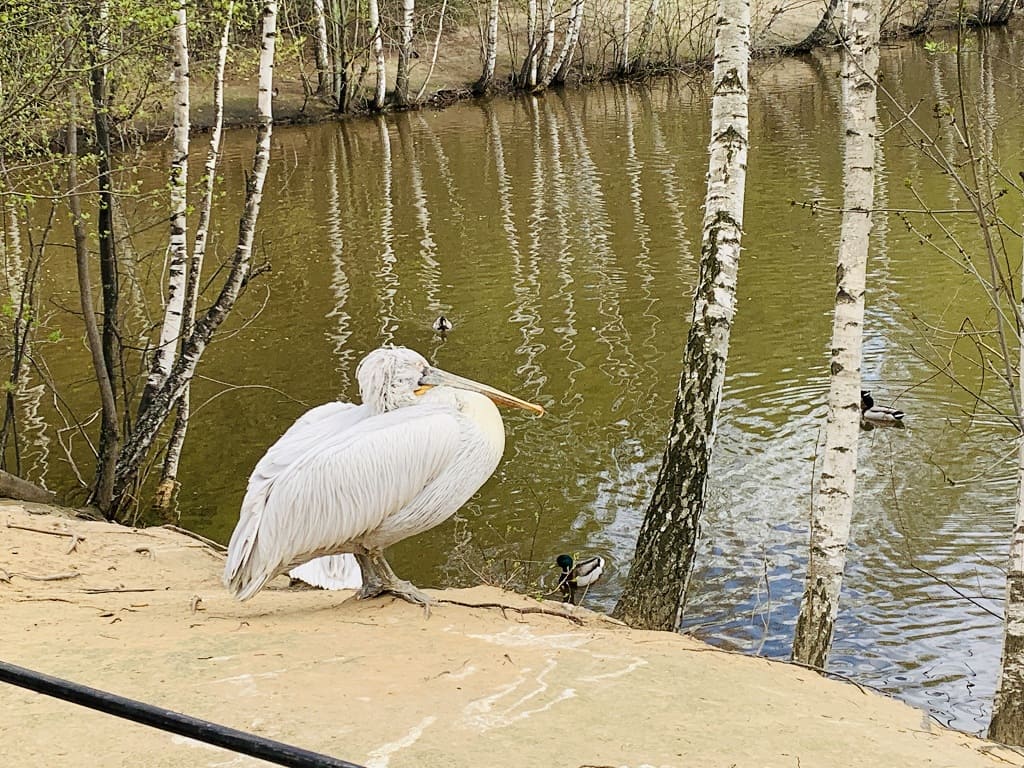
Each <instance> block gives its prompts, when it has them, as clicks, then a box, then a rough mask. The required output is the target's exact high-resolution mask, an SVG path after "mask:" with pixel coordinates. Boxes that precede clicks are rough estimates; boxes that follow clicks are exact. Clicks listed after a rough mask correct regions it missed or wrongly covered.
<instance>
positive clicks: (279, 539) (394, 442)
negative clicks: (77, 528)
mask: <svg viewBox="0 0 1024 768" xmlns="http://www.w3.org/2000/svg"><path fill="white" fill-rule="evenodd" d="M359 408H360V409H361V408H363V406H360V407H359ZM298 426H299V425H298V424H296V427H298ZM283 440H284V438H282V440H281V441H279V443H280V442H283ZM297 442H298V441H297V440H296V444H297ZM461 447H462V446H461V440H460V431H459V425H458V422H457V419H456V417H455V416H454V415H453V414H452V413H451V412H450V411H447V410H446V409H443V408H430V407H417V408H416V409H415V410H413V409H399V410H396V411H391V412H388V413H383V414H378V415H375V416H372V417H367V418H363V419H361V420H359V421H356V423H354V424H352V425H351V426H349V427H348V428H347V429H345V430H342V431H339V432H335V433H333V434H323V433H318V434H317V439H315V440H313V441H312V442H311V443H310V444H309V445H308V447H307V448H306V450H305V452H303V453H302V454H301V455H299V456H297V457H296V458H294V459H293V460H292V461H290V462H289V463H287V465H285V462H284V461H283V460H282V459H280V458H274V457H272V456H271V452H273V450H274V449H276V448H277V444H275V446H274V449H272V451H271V452H268V454H267V456H266V457H265V459H264V461H261V462H260V466H259V467H257V471H256V472H254V473H253V479H252V480H251V481H250V487H249V493H247V494H246V498H245V501H244V502H243V505H242V512H241V519H240V521H239V524H238V527H237V528H236V529H235V534H234V535H233V536H232V541H231V544H230V546H229V553H228V564H227V567H226V569H225V577H224V581H225V583H226V584H227V585H228V587H229V588H230V589H231V590H232V592H234V593H235V595H236V596H237V597H239V598H240V599H243V600H244V599H246V598H248V597H251V596H252V595H254V594H255V593H256V592H257V591H259V589H260V588H261V587H262V586H263V585H264V584H265V583H266V582H267V581H268V580H269V579H271V578H273V577H274V576H275V575H277V574H278V573H281V572H283V571H285V570H287V569H288V568H290V567H292V566H294V565H297V564H300V563H303V562H306V561H308V560H310V559H312V558H314V557H319V556H321V555H328V554H335V553H338V552H343V551H346V548H347V546H349V545H351V544H352V543H353V542H356V541H358V540H360V539H361V538H362V537H365V536H367V535H368V534H371V533H372V532H373V531H374V530H375V529H377V528H378V527H379V526H381V524H382V523H383V522H384V521H385V520H387V518H388V517H390V516H392V515H394V514H395V513H397V512H399V511H400V510H402V509H403V508H404V507H406V506H407V505H411V504H412V502H413V501H414V500H415V499H416V497H417V496H419V495H420V494H424V493H426V491H425V489H426V488H427V487H428V486H429V485H430V483H431V482H432V481H433V480H434V479H435V478H437V476H438V475H439V474H441V472H443V471H444V470H445V468H447V467H448V466H449V465H450V464H451V463H452V462H453V461H454V460H455V459H456V457H457V456H458V455H459V451H460V449H461ZM281 455H282V456H283V455H284V454H283V453H282V454H281ZM265 463H266V464H267V466H266V467H264V466H263V465H264V464H265ZM258 475H259V476H258ZM236 538H239V541H238V542H237V543H236V541H235V539H236ZM349 551H350V550H349Z"/></svg>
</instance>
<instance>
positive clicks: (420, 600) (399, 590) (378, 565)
mask: <svg viewBox="0 0 1024 768" xmlns="http://www.w3.org/2000/svg"><path fill="white" fill-rule="evenodd" d="M367 558H368V559H369V560H370V561H371V562H372V563H373V569H374V571H375V572H376V574H377V575H378V577H379V578H380V580H381V582H380V590H379V592H378V593H377V594H380V593H381V592H388V593H390V594H392V595H394V596H395V597H400V598H401V599H402V600H406V601H408V602H411V603H413V604H414V605H422V606H423V608H424V610H426V612H427V615H430V603H431V602H433V600H431V599H430V596H429V595H427V594H426V593H424V592H422V591H421V590H419V589H417V588H416V587H415V586H414V585H413V584H412V583H411V582H407V581H404V580H401V579H399V578H398V577H397V575H395V573H394V571H393V570H391V565H390V564H389V563H388V561H387V560H385V559H384V553H383V552H382V551H380V550H376V551H373V552H370V553H369V554H368V555H367Z"/></svg>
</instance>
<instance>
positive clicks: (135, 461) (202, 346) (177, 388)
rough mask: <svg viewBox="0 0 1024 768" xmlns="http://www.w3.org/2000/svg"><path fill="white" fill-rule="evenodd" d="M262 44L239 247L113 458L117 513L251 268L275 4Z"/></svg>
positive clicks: (268, 5)
mask: <svg viewBox="0 0 1024 768" xmlns="http://www.w3.org/2000/svg"><path fill="white" fill-rule="evenodd" d="M261 18H262V44H261V46H260V59H259V92H258V96H257V100H256V111H257V124H258V126H257V131H256V151H255V154H254V157H253V167H252V173H251V174H250V175H249V177H248V181H247V183H246V190H245V204H244V207H243V210H242V217H241V220H240V221H239V224H238V241H237V244H236V246H235V251H234V254H233V255H232V257H231V259H230V260H229V261H228V264H227V265H226V268H227V277H226V278H224V283H223V285H222V287H221V289H220V293H219V294H218V296H217V298H216V300H215V301H214V302H213V305H212V306H210V308H209V309H207V310H206V312H204V313H203V315H202V317H200V318H199V320H198V321H197V322H196V324H195V328H194V330H193V331H192V333H191V334H190V335H189V336H188V338H185V339H183V340H182V345H181V353H180V354H179V355H178V357H177V359H176V360H175V361H174V364H173V365H172V367H171V370H170V372H169V373H168V375H167V377H166V379H165V380H164V382H163V384H162V385H161V387H160V388H159V389H158V390H157V391H156V392H155V393H154V395H153V397H152V399H151V400H150V401H149V404H148V406H147V407H146V409H145V410H143V411H141V412H140V413H139V418H138V420H137V421H136V423H135V426H134V428H133V429H132V432H131V434H130V435H129V436H128V438H127V439H126V440H125V441H124V445H123V446H122V448H121V451H120V453H119V455H118V457H117V467H116V473H115V476H114V493H113V497H114V498H113V508H114V509H115V510H122V509H124V508H126V507H127V506H128V505H129V504H130V502H131V495H132V492H133V490H134V487H135V483H136V481H137V479H138V473H139V470H140V468H141V467H142V464H143V462H144V461H145V458H146V456H147V455H148V453H149V451H150V449H151V448H152V446H153V441H154V440H155V438H156V436H157V433H158V432H159V431H160V428H161V427H162V426H163V424H164V422H165V421H166V420H167V418H168V417H169V416H170V414H171V412H172V410H173V409H174V408H175V407H176V406H177V404H178V402H179V400H180V398H181V397H182V393H183V392H184V391H185V389H186V388H187V387H188V385H189V382H190V381H191V380H192V377H193V376H194V375H195V371H196V367H197V366H198V365H199V361H200V358H201V357H202V355H203V352H204V351H205V350H206V347H207V346H208V345H209V343H210V339H211V338H212V337H213V334H214V333H215V332H216V331H217V329H218V328H219V327H220V325H221V323H223V322H224V320H225V319H226V318H227V316H228V315H229V314H230V312H231V310H232V308H233V307H234V305H235V302H236V301H237V300H238V297H239V296H240V295H241V293H242V290H243V288H244V287H245V284H246V282H247V280H248V279H249V276H250V273H251V267H252V248H253V241H254V238H255V232H256V222H257V219H258V217H259V211H260V204H261V202H262V199H263V185H264V182H265V180H266V177H267V167H268V165H269V163H270V138H271V134H272V131H273V109H272V99H273V89H274V52H275V49H276V45H275V44H276V40H277V3H276V2H274V0H265V2H264V3H263V8H262V12H261Z"/></svg>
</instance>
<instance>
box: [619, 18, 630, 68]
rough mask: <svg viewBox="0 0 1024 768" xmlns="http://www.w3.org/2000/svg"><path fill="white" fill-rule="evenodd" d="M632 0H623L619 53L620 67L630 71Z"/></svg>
mask: <svg viewBox="0 0 1024 768" xmlns="http://www.w3.org/2000/svg"><path fill="white" fill-rule="evenodd" d="M631 6H632V2H631V0H622V51H621V52H620V54H619V69H620V70H621V71H623V72H629V36H630V35H631V34H632V33H633V29H632V19H631V17H630V13H631V11H632V7H631Z"/></svg>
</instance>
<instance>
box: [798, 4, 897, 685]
mask: <svg viewBox="0 0 1024 768" xmlns="http://www.w3.org/2000/svg"><path fill="white" fill-rule="evenodd" d="M841 11H842V35H843V40H844V42H845V45H844V47H843V51H842V70H841V77H842V105H843V136H844V146H843V218H842V226H841V231H840V235H839V255H838V263H837V266H836V298H835V314H834V316H833V324H832V358H831V365H830V371H831V380H830V386H829V397H828V416H827V421H826V423H825V449H824V454H823V458H822V467H821V472H820V474H819V480H818V488H817V494H816V496H815V500H814V509H813V514H812V518H811V551H810V559H809V561H808V563H807V582H806V586H805V588H804V596H803V600H802V601H801V604H800V615H799V617H798V619H797V625H796V634H795V636H794V638H793V658H794V659H796V660H797V661H801V662H803V663H805V664H810V665H812V666H815V667H824V666H825V662H826V660H827V658H828V652H829V648H830V647H831V645H832V631H833V627H834V625H835V620H836V614H837V612H838V607H839V594H840V591H841V587H842V583H843V569H844V568H845V567H846V547H847V541H848V539H849V536H850V520H851V518H852V516H853V500H854V488H855V485H856V479H857V437H858V432H859V423H860V363H861V339H862V336H863V325H864V282H865V271H866V267H867V256H868V243H869V236H870V233H871V209H872V206H873V205H874V185H875V140H876V138H877V93H876V85H875V83H876V77H877V74H878V19H879V6H878V0H845V2H844V3H843V6H842V9H841Z"/></svg>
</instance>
